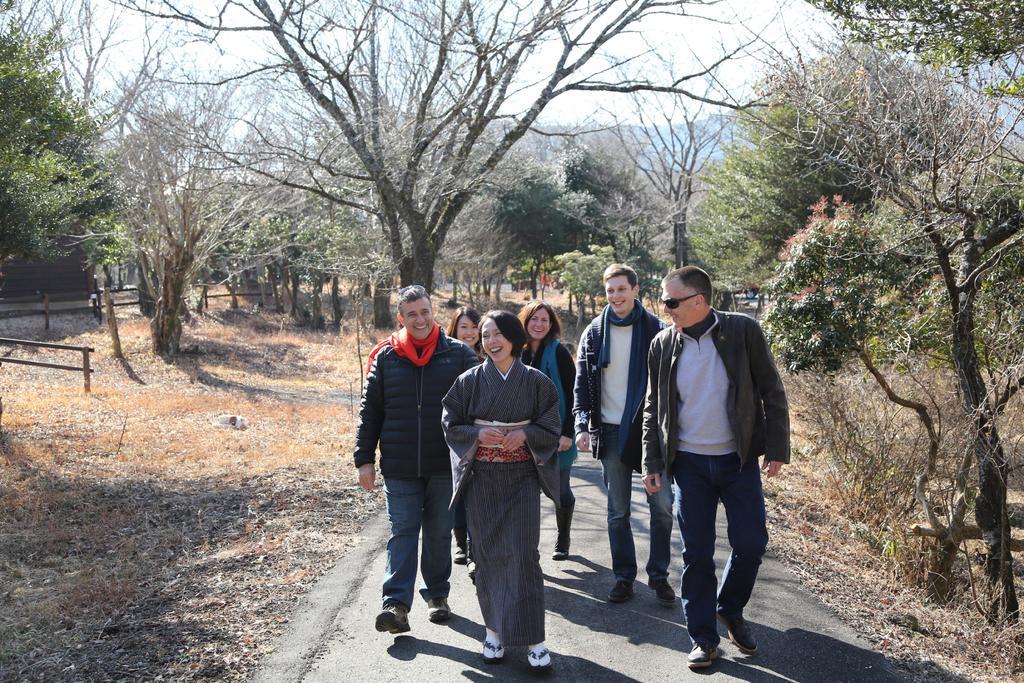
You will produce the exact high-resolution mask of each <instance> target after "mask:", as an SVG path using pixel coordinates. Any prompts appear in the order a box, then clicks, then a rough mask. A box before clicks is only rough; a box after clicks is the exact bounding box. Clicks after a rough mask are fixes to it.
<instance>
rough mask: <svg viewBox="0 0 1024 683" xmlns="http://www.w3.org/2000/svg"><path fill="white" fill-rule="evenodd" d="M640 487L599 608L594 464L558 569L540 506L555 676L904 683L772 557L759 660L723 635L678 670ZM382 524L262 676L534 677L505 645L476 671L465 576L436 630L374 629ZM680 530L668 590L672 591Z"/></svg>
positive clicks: (475, 624)
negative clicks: (630, 575)
mask: <svg viewBox="0 0 1024 683" xmlns="http://www.w3.org/2000/svg"><path fill="white" fill-rule="evenodd" d="M641 488H642V487H641V486H640V483H639V477H637V478H635V487H634V495H633V515H634V517H633V519H634V522H633V523H634V529H635V531H636V533H635V536H636V540H637V552H638V555H639V564H640V574H641V575H640V576H639V577H638V581H637V594H636V596H635V597H634V598H633V599H632V600H631V601H629V602H627V603H624V604H619V605H613V604H610V603H608V602H606V601H605V595H606V594H607V591H608V589H609V588H610V587H611V585H612V584H613V583H614V580H613V577H612V573H611V570H610V567H611V558H610V553H609V550H608V540H607V535H606V531H605V530H606V525H605V497H604V491H603V488H602V484H601V469H600V466H599V465H598V463H597V462H596V461H594V460H592V459H590V458H589V457H587V456H586V455H584V456H583V457H582V458H581V459H580V461H579V462H578V463H577V466H576V467H575V468H574V469H573V490H574V491H575V493H576V497H577V501H578V502H577V506H576V517H575V520H574V524H573V545H572V556H571V558H570V560H569V561H566V562H554V561H552V560H551V559H550V558H549V556H550V549H551V547H552V545H553V543H554V535H555V528H554V527H555V522H554V514H553V513H552V510H553V507H552V506H551V503H550V501H547V500H544V501H543V505H544V507H543V510H544V512H543V514H542V517H541V526H542V529H541V549H542V552H541V566H542V568H543V570H544V576H545V591H546V592H545V599H546V607H547V622H546V623H547V644H548V646H549V647H550V648H551V650H552V653H553V662H554V667H555V668H554V672H553V674H552V676H551V677H550V679H552V680H572V681H629V680H638V681H662V680H666V679H668V678H670V677H671V678H673V679H676V678H683V679H693V680H696V679H698V678H711V679H714V680H741V681H772V682H775V681H830V682H831V681H872V682H882V681H902V680H904V679H903V677H902V676H900V675H899V674H898V673H896V672H895V671H894V670H893V669H892V668H891V666H890V665H889V663H888V662H887V661H886V660H885V658H884V657H883V656H882V655H880V654H879V653H877V652H874V651H872V649H871V648H870V646H869V645H867V644H866V643H864V642H863V641H861V640H860V639H858V638H857V636H856V635H855V634H854V633H853V632H852V631H851V630H850V629H849V628H847V627H846V626H844V625H843V624H842V623H841V622H840V621H839V619H838V618H837V617H835V616H834V615H833V614H832V613H831V612H830V611H829V610H828V609H827V608H826V607H825V606H823V605H822V604H821V603H820V602H819V601H818V600H817V599H815V598H814V597H813V596H811V595H809V594H808V593H806V592H805V591H803V590H802V589H801V588H800V586H799V584H798V582H797V579H796V577H795V576H793V574H792V573H790V572H789V571H788V570H786V569H785V567H783V566H782V565H781V564H780V563H779V562H778V561H776V560H775V559H774V558H773V557H771V556H770V555H769V557H767V558H766V559H765V563H764V564H763V565H762V569H761V574H760V578H759V579H758V584H757V588H756V589H755V591H754V597H753V600H752V601H751V604H750V606H748V608H747V618H748V620H749V621H750V622H751V624H752V625H753V628H754V634H755V635H756V637H757V639H758V643H759V646H760V649H761V652H760V654H758V655H756V656H754V657H746V656H744V655H742V654H740V652H739V651H738V650H737V649H736V648H735V647H734V646H733V645H732V644H731V643H729V642H728V641H727V640H726V639H724V638H723V645H722V648H721V652H722V658H721V659H720V660H719V661H718V662H717V663H716V664H715V666H714V667H713V668H712V669H710V670H707V671H706V672H702V673H693V672H690V671H689V670H688V669H687V668H686V653H687V652H688V650H689V638H687V635H686V628H685V626H684V625H683V615H682V609H681V607H680V606H679V605H678V604H677V605H676V606H675V607H672V608H667V607H663V606H661V605H659V604H658V603H657V602H656V601H655V599H654V595H653V593H652V592H651V591H650V590H649V589H647V587H646V585H645V584H644V582H645V581H646V577H645V576H644V575H643V565H644V563H645V562H646V558H647V544H646V537H647V534H646V528H647V526H646V521H647V517H648V514H647V510H646V507H647V506H646V502H645V501H644V498H643V496H642V493H641ZM723 523H724V518H723V517H720V519H719V547H718V556H717V563H718V566H719V567H722V566H723V565H724V558H725V545H724V539H725V528H724V525H723ZM386 538H387V522H386V518H385V517H384V516H379V517H378V518H376V519H375V520H374V521H373V522H372V523H371V524H370V525H368V526H367V528H366V529H365V531H364V535H363V537H362V538H361V539H360V541H359V543H358V544H357V545H356V546H355V547H354V548H353V549H352V550H351V551H350V552H349V553H347V554H346V555H345V557H344V558H343V559H342V560H341V562H339V564H338V565H337V566H336V567H335V568H334V569H332V570H331V572H329V573H328V574H327V575H326V576H325V577H324V578H323V579H321V581H320V582H319V583H318V584H317V585H316V586H315V587H314V589H313V591H312V592H311V594H310V595H309V596H308V598H307V599H306V601H305V603H304V604H303V605H302V606H301V607H300V608H299V609H298V610H297V611H296V613H295V614H294V615H292V622H291V627H290V631H289V633H287V634H286V635H285V637H284V638H282V640H281V641H280V643H278V645H277V647H276V649H275V652H274V653H273V654H272V655H271V656H270V657H269V658H268V659H267V661H266V662H264V666H263V669H262V670H261V671H260V672H259V673H258V674H257V677H256V678H257V680H262V681H274V682H275V683H277V682H280V681H345V680H348V681H440V680H453V679H466V680H470V681H483V680H491V679H498V680H508V681H516V680H524V681H525V680H535V677H534V676H532V675H531V674H530V672H529V670H528V667H527V664H526V651H525V648H509V649H508V650H507V651H506V656H505V662H504V663H503V664H500V665H487V664H484V663H483V661H482V660H481V656H480V644H481V640H482V638H483V632H484V629H483V623H482V621H481V618H480V609H479V607H478V605H477V601H476V596H475V594H474V592H473V586H472V584H471V583H470V582H469V579H468V578H467V576H466V569H465V567H460V566H457V565H456V566H454V567H453V573H452V592H451V597H450V599H449V602H450V603H451V606H452V610H453V612H454V616H453V617H452V619H451V620H450V621H448V622H447V623H445V624H432V623H430V622H429V621H427V618H426V609H425V608H424V607H425V606H424V605H423V603H421V602H420V603H418V604H416V605H415V606H414V607H413V610H412V613H411V614H410V622H411V625H412V631H411V632H410V633H408V634H403V635H401V636H397V637H396V636H392V635H390V634H384V633H377V632H376V631H375V630H374V628H373V623H374V618H375V616H376V614H377V612H378V611H379V608H380V585H381V581H382V576H383V573H384V543H385V541H386ZM679 555H680V550H679V540H678V534H677V533H674V542H673V556H674V561H673V565H672V568H671V570H670V572H671V575H670V577H669V580H670V581H671V582H672V583H673V585H675V586H678V580H679V572H680V562H681V560H680V557H679Z"/></svg>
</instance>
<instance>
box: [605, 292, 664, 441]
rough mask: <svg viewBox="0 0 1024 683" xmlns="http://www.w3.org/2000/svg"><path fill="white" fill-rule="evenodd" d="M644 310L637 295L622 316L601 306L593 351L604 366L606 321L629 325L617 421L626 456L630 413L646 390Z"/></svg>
mask: <svg viewBox="0 0 1024 683" xmlns="http://www.w3.org/2000/svg"><path fill="white" fill-rule="evenodd" d="M646 313H647V310H646V309H645V308H644V305H643V304H642V303H640V300H639V299H634V300H633V310H632V312H631V313H630V314H629V315H627V316H626V317H625V318H619V317H618V316H617V315H615V312H614V311H612V307H611V306H605V307H604V312H603V313H601V350H600V351H599V352H598V355H597V366H598V367H599V368H606V367H608V363H610V362H611V351H612V335H611V334H610V332H609V329H608V325H615V326H616V327H629V326H632V327H633V336H632V340H631V342H630V346H629V382H628V383H627V386H626V407H625V410H624V411H623V413H622V421H621V424H619V453H621V454H622V458H623V459H625V458H626V453H625V450H626V443H627V442H628V440H629V432H630V429H632V427H633V416H634V415H636V411H637V410H638V409H639V408H640V404H641V403H643V400H644V394H646V393H647V350H648V349H650V348H651V337H650V336H649V335H648V334H647V326H646V325H644V324H643V323H644V322H645V318H646V315H645V314H646Z"/></svg>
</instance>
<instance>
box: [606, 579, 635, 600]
mask: <svg viewBox="0 0 1024 683" xmlns="http://www.w3.org/2000/svg"><path fill="white" fill-rule="evenodd" d="M631 597H633V583H632V582H631V581H625V580H623V579H619V580H618V581H616V582H615V585H614V586H612V589H611V590H610V591H608V602H626V600H629V599H630V598H631Z"/></svg>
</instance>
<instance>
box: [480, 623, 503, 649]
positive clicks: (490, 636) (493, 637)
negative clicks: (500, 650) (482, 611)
mask: <svg viewBox="0 0 1024 683" xmlns="http://www.w3.org/2000/svg"><path fill="white" fill-rule="evenodd" d="M484 628H485V629H486V630H487V640H489V641H490V642H492V643H494V644H495V645H497V646H498V647H501V636H499V635H498V634H497V633H496V632H494V631H492V630H491V629H489V628H487V627H486V626H485V627H484Z"/></svg>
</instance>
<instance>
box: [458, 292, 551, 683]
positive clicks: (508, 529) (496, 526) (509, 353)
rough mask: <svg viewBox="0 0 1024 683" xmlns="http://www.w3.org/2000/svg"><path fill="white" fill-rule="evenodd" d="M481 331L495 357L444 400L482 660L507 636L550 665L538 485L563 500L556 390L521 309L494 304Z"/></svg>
mask: <svg viewBox="0 0 1024 683" xmlns="http://www.w3.org/2000/svg"><path fill="white" fill-rule="evenodd" d="M480 337H481V341H482V346H483V349H484V353H486V354H487V360H486V361H485V362H484V363H483V364H482V365H478V366H477V367H475V368H472V369H470V370H467V371H466V372H464V373H462V375H460V376H459V378H458V379H457V380H455V384H453V385H452V388H451V390H450V391H449V392H448V395H447V396H445V397H444V401H443V402H442V407H443V409H442V413H441V425H442V426H443V428H444V432H445V438H446V439H447V441H448V446H449V448H450V449H451V458H452V487H453V490H454V494H453V496H452V501H453V504H454V503H456V502H458V501H459V500H461V499H462V498H465V501H466V512H467V513H468V514H467V517H468V521H469V531H470V533H471V534H472V536H473V555H474V560H475V561H476V592H477V598H478V599H479V601H480V612H481V613H482V614H483V618H484V626H485V628H486V630H487V634H486V637H485V639H484V645H483V656H484V661H485V662H488V663H496V662H500V661H501V660H502V658H503V657H504V656H505V646H506V645H526V646H528V647H529V654H528V656H527V661H528V662H529V664H530V666H531V667H533V668H534V669H538V670H546V669H548V668H549V667H550V666H551V654H550V653H549V652H548V650H547V647H546V646H545V644H544V574H543V573H542V572H541V569H540V555H539V553H538V550H537V547H538V545H539V544H540V492H541V491H543V492H544V493H545V494H547V495H548V496H549V497H551V498H552V499H555V500H557V499H556V498H555V496H556V495H557V493H558V459H557V458H556V457H555V454H556V452H557V449H558V439H559V435H560V434H561V431H562V422H561V420H560V419H559V417H558V391H557V390H556V389H555V386H554V384H552V383H551V380H549V379H548V378H547V377H545V376H544V374H543V373H542V372H540V371H539V370H536V369H534V368H531V367H528V366H526V365H523V362H522V361H521V360H520V355H521V354H522V351H523V346H524V345H525V344H526V330H524V329H523V325H522V323H520V322H519V319H518V318H516V317H515V316H514V315H512V314H511V313H508V312H506V311H490V312H488V313H486V314H485V315H484V316H483V318H482V319H481V321H480Z"/></svg>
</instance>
